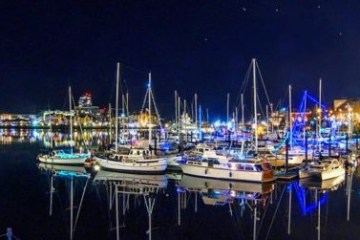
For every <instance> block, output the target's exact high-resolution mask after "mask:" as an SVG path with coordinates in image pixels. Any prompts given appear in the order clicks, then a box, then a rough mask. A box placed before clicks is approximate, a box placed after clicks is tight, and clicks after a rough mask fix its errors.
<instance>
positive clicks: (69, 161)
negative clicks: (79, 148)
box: [38, 155, 88, 165]
mask: <svg viewBox="0 0 360 240" xmlns="http://www.w3.org/2000/svg"><path fill="white" fill-rule="evenodd" d="M87 158H88V156H86V155H84V156H82V157H61V158H60V157H56V156H49V155H39V156H38V160H39V161H40V162H42V163H49V164H64V165H83V164H84V162H85V160H86V159H87Z"/></svg>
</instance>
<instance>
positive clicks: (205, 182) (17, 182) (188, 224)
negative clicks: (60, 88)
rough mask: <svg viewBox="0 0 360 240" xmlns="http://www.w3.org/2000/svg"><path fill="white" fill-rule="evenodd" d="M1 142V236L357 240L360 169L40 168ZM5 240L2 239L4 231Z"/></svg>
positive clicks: (28, 148)
mask: <svg viewBox="0 0 360 240" xmlns="http://www.w3.org/2000/svg"><path fill="white" fill-rule="evenodd" d="M1 140H2V141H1V145H0V161H1V168H0V192H1V194H0V235H2V234H6V231H7V228H11V230H12V232H13V235H14V236H16V237H17V238H18V239H37V240H39V239H53V240H56V239H88V240H89V239H109V240H110V239H269V240H270V239H274V240H275V239H360V228H359V224H360V215H359V213H360V204H359V203H360V184H359V183H360V180H359V179H360V174H359V172H358V171H357V170H356V171H355V172H353V173H352V174H348V175H346V176H345V177H341V178H336V179H332V180H330V181H323V182H319V181H310V180H305V181H303V180H301V181H299V180H294V181H291V182H280V181H276V182H274V183H267V184H259V183H246V182H226V181H219V180H209V179H203V178H197V177H191V176H183V175H181V173H174V172H167V173H166V174H164V175H135V174H124V173H116V172H115V173H114V172H107V171H103V170H100V171H98V172H95V171H89V170H86V169H85V168H83V167H69V166H53V165H42V164H39V163H38V162H37V160H36V156H37V154H38V153H39V151H40V149H41V148H43V147H44V143H43V141H40V140H39V139H38V138H36V137H35V138H31V137H26V138H24V139H22V138H21V136H17V137H16V138H10V139H9V138H5V137H4V136H2V139H1ZM0 239H1V238H0Z"/></svg>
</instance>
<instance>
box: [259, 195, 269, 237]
mask: <svg viewBox="0 0 360 240" xmlns="http://www.w3.org/2000/svg"><path fill="white" fill-rule="evenodd" d="M269 205H270V201H268V202H267V203H266V207H265V211H264V214H263V216H262V219H261V222H260V225H259V231H258V233H257V235H256V239H258V238H259V235H260V231H261V228H262V225H263V223H264V220H265V216H266V213H267V212H268V209H269Z"/></svg>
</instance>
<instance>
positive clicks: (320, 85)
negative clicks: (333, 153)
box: [318, 78, 322, 152]
mask: <svg viewBox="0 0 360 240" xmlns="http://www.w3.org/2000/svg"><path fill="white" fill-rule="evenodd" d="M321 88H322V80H321V78H320V79H319V105H320V106H319V107H320V109H319V133H318V134H319V136H318V137H321V112H322V107H321V92H322V89H321ZM320 141H321V140H320ZM318 142H319V141H318ZM320 151H321V142H319V152H320Z"/></svg>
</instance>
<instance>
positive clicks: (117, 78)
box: [115, 62, 120, 152]
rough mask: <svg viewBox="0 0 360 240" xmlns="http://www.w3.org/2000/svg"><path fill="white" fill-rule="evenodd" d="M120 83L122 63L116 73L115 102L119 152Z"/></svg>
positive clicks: (116, 145)
mask: <svg viewBox="0 0 360 240" xmlns="http://www.w3.org/2000/svg"><path fill="white" fill-rule="evenodd" d="M119 83H120V63H119V62H118V63H117V71H116V102H115V151H116V152H118V139H119V133H118V131H119V126H118V125H119V85H120V84H119Z"/></svg>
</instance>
